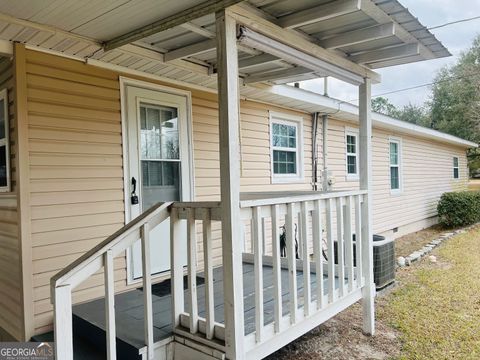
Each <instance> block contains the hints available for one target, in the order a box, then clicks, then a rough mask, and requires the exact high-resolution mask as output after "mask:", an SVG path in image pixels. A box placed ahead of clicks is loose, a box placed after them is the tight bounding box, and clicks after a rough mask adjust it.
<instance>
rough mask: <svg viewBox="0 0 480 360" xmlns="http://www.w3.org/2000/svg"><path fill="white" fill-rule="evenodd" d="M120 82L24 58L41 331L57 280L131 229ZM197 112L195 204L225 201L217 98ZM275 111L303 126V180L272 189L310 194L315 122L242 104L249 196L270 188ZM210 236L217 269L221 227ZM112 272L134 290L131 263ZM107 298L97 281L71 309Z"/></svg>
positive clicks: (106, 74)
mask: <svg viewBox="0 0 480 360" xmlns="http://www.w3.org/2000/svg"><path fill="white" fill-rule="evenodd" d="M120 75H121V74H119V73H116V72H113V71H108V70H104V69H99V68H95V67H92V66H90V65H86V64H84V63H81V62H78V61H74V60H69V59H64V58H60V57H55V56H53V55H49V54H44V53H40V52H36V51H30V50H29V51H27V92H28V122H29V148H30V177H31V179H30V196H31V217H32V220H31V229H32V257H33V264H32V267H33V288H34V313H35V316H34V322H35V333H42V332H45V331H48V330H50V329H51V324H52V305H51V303H50V288H49V280H50V278H51V277H52V276H53V275H54V274H55V273H56V272H58V271H59V270H60V269H62V268H63V267H65V266H66V265H68V264H69V263H70V262H72V261H74V260H75V259H76V258H78V257H79V256H80V255H82V254H83V253H84V252H86V251H87V250H89V249H91V248H92V247H93V246H95V245H96V244H97V243H98V242H100V241H102V240H103V239H105V238H106V237H107V236H109V235H110V234H112V233H113V232H114V231H115V230H117V229H118V228H119V227H121V226H122V225H123V224H124V219H125V214H124V192H123V168H122V166H123V165H122V164H123V159H122V134H121V131H122V130H121V116H120V92H119V87H120V84H119V76H120ZM192 105H193V106H192V114H193V154H194V164H195V169H194V171H195V200H197V201H202V200H219V199H220V188H219V186H220V179H219V176H220V171H219V167H220V162H219V153H218V151H219V150H218V147H219V139H218V104H217V97H216V95H215V94H211V93H207V92H200V91H196V90H194V91H192ZM269 110H274V111H276V112H287V113H289V114H292V115H296V116H303V118H304V123H303V127H304V136H305V141H304V149H305V150H306V155H305V158H304V164H305V178H304V181H303V182H302V183H300V184H279V185H274V188H275V189H278V190H285V189H310V182H311V179H310V178H311V165H310V163H311V117H310V115H309V114H302V113H299V112H295V111H290V110H283V109H281V108H274V107H270V106H267V105H265V104H259V103H253V102H248V101H242V102H241V131H242V144H241V155H242V159H243V161H242V165H243V166H242V191H259V190H263V189H269V190H271V189H272V186H271V185H270V181H271V179H270V145H269V144H270V135H269V134H270V130H269V122H270V120H269V113H268V111H269ZM199 230H200V228H199ZM213 236H214V239H215V243H214V257H215V259H216V260H217V261H218V260H219V259H220V256H221V250H220V231H219V226H218V224H214V234H213ZM199 251H200V252H201V249H199ZM199 258H201V256H199ZM115 269H116V270H115V281H116V288H117V291H122V290H126V289H129V288H131V287H136V286H130V287H129V286H127V273H126V258H125V256H121V257H119V258H117V259H116V263H115ZM102 295H103V274H96V275H94V276H93V277H92V278H91V279H89V280H88V281H87V282H85V283H84V284H82V286H80V287H79V288H78V289H76V291H75V293H74V301H75V302H80V301H86V300H88V299H92V298H95V297H99V296H102Z"/></svg>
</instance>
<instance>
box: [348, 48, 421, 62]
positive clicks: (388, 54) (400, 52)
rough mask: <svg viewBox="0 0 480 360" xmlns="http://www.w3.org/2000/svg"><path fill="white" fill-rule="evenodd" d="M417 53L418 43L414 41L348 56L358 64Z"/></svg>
mask: <svg viewBox="0 0 480 360" xmlns="http://www.w3.org/2000/svg"><path fill="white" fill-rule="evenodd" d="M419 54H420V50H419V45H418V43H416V44H405V45H400V46H395V47H390V48H387V49H381V50H373V51H367V52H364V53H361V54H358V55H352V56H350V59H351V60H352V61H355V62H356V63H359V64H367V63H372V62H377V61H385V60H392V59H395V58H402V57H407V56H414V55H419Z"/></svg>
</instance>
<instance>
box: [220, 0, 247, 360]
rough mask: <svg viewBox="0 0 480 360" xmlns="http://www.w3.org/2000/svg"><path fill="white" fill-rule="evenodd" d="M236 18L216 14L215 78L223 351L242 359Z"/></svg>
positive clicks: (228, 355)
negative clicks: (218, 158)
mask: <svg viewBox="0 0 480 360" xmlns="http://www.w3.org/2000/svg"><path fill="white" fill-rule="evenodd" d="M236 32H237V29H236V23H235V20H234V19H233V18H232V17H231V16H230V14H229V11H228V9H224V10H221V11H218V12H217V13H216V35H217V37H216V38H217V79H218V103H219V129H220V185H221V186H220V189H221V211H222V260H223V293H224V303H225V350H226V357H227V358H228V359H243V358H244V357H245V352H244V344H243V343H244V325H243V322H244V320H243V316H244V314H243V274H242V268H243V266H242V246H241V244H242V239H241V226H240V159H239V130H238V128H239V107H240V104H239V97H238V86H239V83H238V54H237V33H236Z"/></svg>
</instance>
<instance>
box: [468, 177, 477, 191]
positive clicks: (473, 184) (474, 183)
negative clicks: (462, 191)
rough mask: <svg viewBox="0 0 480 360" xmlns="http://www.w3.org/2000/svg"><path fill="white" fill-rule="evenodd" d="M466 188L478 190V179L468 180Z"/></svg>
mask: <svg viewBox="0 0 480 360" xmlns="http://www.w3.org/2000/svg"><path fill="white" fill-rule="evenodd" d="M468 189H469V190H470V191H480V179H475V180H470V182H469V183H468Z"/></svg>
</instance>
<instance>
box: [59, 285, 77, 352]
mask: <svg viewBox="0 0 480 360" xmlns="http://www.w3.org/2000/svg"><path fill="white" fill-rule="evenodd" d="M54 307H55V320H54V321H55V323H54V326H55V358H56V359H62V360H73V328H72V288H71V286H70V285H63V286H59V287H56V288H55V300H54Z"/></svg>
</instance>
